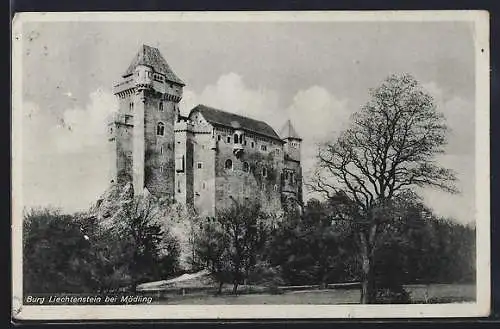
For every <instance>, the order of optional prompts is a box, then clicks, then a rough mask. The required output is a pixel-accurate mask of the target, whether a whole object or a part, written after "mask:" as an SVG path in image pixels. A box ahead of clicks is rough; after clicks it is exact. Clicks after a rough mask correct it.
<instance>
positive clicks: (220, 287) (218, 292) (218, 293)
mask: <svg viewBox="0 0 500 329" xmlns="http://www.w3.org/2000/svg"><path fill="white" fill-rule="evenodd" d="M223 284H224V282H222V281H221V282H219V290H218V291H217V295H220V294H222V285H223Z"/></svg>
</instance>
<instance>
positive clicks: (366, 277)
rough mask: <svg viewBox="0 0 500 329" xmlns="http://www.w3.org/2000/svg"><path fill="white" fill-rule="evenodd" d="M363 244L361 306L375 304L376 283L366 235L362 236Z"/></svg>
mask: <svg viewBox="0 0 500 329" xmlns="http://www.w3.org/2000/svg"><path fill="white" fill-rule="evenodd" d="M360 242H361V243H360V244H361V262H362V264H361V270H362V273H361V304H371V303H373V302H375V282H374V276H373V262H372V257H371V256H372V255H371V253H370V250H369V248H368V241H367V238H366V235H364V234H360Z"/></svg>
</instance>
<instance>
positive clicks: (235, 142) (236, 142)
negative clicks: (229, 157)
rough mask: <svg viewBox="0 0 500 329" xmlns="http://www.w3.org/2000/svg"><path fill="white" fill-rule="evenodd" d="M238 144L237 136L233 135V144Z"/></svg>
mask: <svg viewBox="0 0 500 329" xmlns="http://www.w3.org/2000/svg"><path fill="white" fill-rule="evenodd" d="M238 143H239V137H238V134H234V144H238Z"/></svg>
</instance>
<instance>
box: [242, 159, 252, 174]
mask: <svg viewBox="0 0 500 329" xmlns="http://www.w3.org/2000/svg"><path fill="white" fill-rule="evenodd" d="M243 171H244V172H249V171H250V165H249V164H248V162H246V161H245V162H243Z"/></svg>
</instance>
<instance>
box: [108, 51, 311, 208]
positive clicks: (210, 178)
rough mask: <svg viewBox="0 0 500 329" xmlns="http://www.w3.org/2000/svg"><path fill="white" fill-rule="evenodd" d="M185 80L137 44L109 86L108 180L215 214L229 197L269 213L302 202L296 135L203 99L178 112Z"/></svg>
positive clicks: (154, 53) (155, 53) (288, 126)
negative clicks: (112, 108) (113, 106)
mask: <svg viewBox="0 0 500 329" xmlns="http://www.w3.org/2000/svg"><path fill="white" fill-rule="evenodd" d="M184 86H185V84H184V82H183V81H182V80H181V79H180V78H179V77H178V76H177V75H176V74H175V73H174V71H173V70H172V69H171V68H170V66H169V65H168V64H167V62H166V61H165V59H164V58H163V57H162V55H161V54H160V52H159V50H158V49H156V48H153V47H150V46H146V45H144V46H142V47H141V48H140V50H139V52H138V53H137V55H136V56H135V58H134V59H133V61H132V63H131V64H130V66H129V67H128V69H127V70H126V71H125V73H124V74H123V75H122V77H121V81H120V82H119V83H118V84H116V85H115V86H114V94H115V95H116V96H117V98H118V102H119V108H118V111H117V112H116V113H115V115H114V117H113V119H112V120H111V121H110V123H109V127H108V132H109V142H110V146H111V147H112V153H113V155H114V166H113V174H112V175H113V180H114V181H115V182H117V183H118V184H126V183H132V184H133V187H134V192H135V193H142V192H143V191H144V189H147V190H148V191H149V193H151V194H153V195H154V196H155V197H158V198H161V199H165V200H170V201H176V202H179V203H182V204H186V205H190V206H193V207H194V208H195V209H196V210H197V211H198V213H199V214H201V215H204V216H214V215H215V214H216V212H217V210H218V209H221V208H225V207H228V206H230V205H231V203H232V202H233V200H239V201H240V202H244V201H245V200H248V199H257V200H258V201H259V202H260V203H261V205H262V206H263V208H264V209H265V210H267V211H271V212H278V211H280V210H282V209H283V207H284V206H285V205H287V204H290V203H291V204H297V203H301V202H302V169H301V159H300V145H301V138H300V137H299V136H298V134H297V133H296V131H295V129H294V128H293V126H292V124H291V122H290V121H289V120H288V121H286V123H285V125H284V127H283V129H282V130H281V131H280V133H279V134H278V133H276V131H275V130H274V129H273V128H272V127H271V126H269V125H268V124H267V123H265V122H263V121H258V120H255V119H252V118H249V117H244V116H240V115H237V114H234V113H231V112H227V111H225V110H230V109H225V110H221V109H215V108H212V107H209V106H205V105H198V106H196V107H195V108H193V109H192V110H191V111H190V113H189V114H188V115H187V116H182V115H181V114H180V111H179V102H180V101H181V100H182V91H183V87H184Z"/></svg>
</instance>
